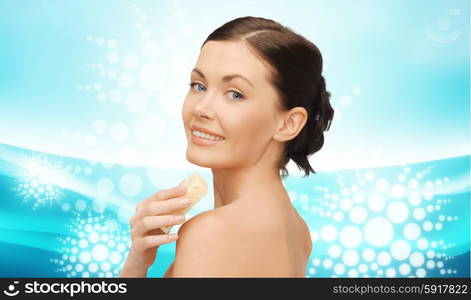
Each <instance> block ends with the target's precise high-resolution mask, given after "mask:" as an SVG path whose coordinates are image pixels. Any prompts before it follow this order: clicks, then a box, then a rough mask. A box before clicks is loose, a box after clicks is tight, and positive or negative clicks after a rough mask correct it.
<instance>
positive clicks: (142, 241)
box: [133, 234, 178, 253]
mask: <svg viewBox="0 0 471 300" xmlns="http://www.w3.org/2000/svg"><path fill="white" fill-rule="evenodd" d="M177 239H178V235H176V234H161V235H148V236H143V237H140V238H138V239H136V240H135V241H134V242H133V247H134V250H135V251H136V252H137V253H143V252H144V251H146V250H147V249H149V248H152V247H157V246H160V245H163V244H167V243H170V242H173V241H175V240H177Z"/></svg>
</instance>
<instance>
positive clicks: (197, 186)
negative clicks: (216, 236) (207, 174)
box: [161, 173, 208, 233]
mask: <svg viewBox="0 0 471 300" xmlns="http://www.w3.org/2000/svg"><path fill="white" fill-rule="evenodd" d="M180 186H185V187H186V189H187V190H186V193H185V194H184V195H183V196H181V198H188V199H190V205H189V206H187V207H185V208H183V209H180V210H177V211H175V212H172V214H176V215H177V214H179V215H180V214H181V215H184V214H186V213H187V212H188V211H189V210H190V209H191V208H192V207H193V206H194V205H195V204H196V203H198V201H200V200H201V198H203V197H204V196H205V195H206V193H208V184H207V183H206V181H205V180H204V178H203V177H201V176H200V175H199V174H198V173H194V174H193V175H191V176H190V177H188V178H187V179H185V180H183V181H182V182H181V183H180ZM172 227H173V225H172V226H169V227H162V228H161V229H162V231H163V232H165V233H169V232H170V229H171V228H172Z"/></svg>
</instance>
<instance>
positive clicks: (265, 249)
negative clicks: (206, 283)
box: [121, 17, 334, 277]
mask: <svg viewBox="0 0 471 300" xmlns="http://www.w3.org/2000/svg"><path fill="white" fill-rule="evenodd" d="M321 73H322V57H321V54H320V52H319V50H318V48H317V47H316V46H315V45H314V44H313V43H311V42H310V41H308V40H306V39H305V38H304V37H302V36H300V35H298V34H297V33H294V32H293V31H292V30H290V29H289V28H287V27H284V26H282V25H280V24H278V23H276V22H274V21H272V20H269V19H264V18H256V17H243V18H237V19H235V20H232V21H230V22H228V23H226V24H224V25H223V26H221V27H220V28H218V29H216V30H215V31H214V32H213V33H212V34H210V35H209V37H208V38H207V40H206V41H205V42H204V43H203V46H202V48H201V52H200V55H199V57H198V60H197V62H196V66H195V68H194V69H193V70H192V72H191V83H190V89H189V91H188V94H187V96H186V98H185V102H184V105H183V110H182V117H183V123H184V128H185V133H186V137H187V140H188V148H187V152H186V158H187V159H188V161H190V162H192V163H194V164H196V165H199V166H202V167H207V168H211V170H212V174H213V184H214V201H215V203H214V210H210V211H206V212H203V213H201V214H198V215H196V216H195V217H193V218H191V220H189V221H188V222H186V223H184V224H183V225H182V226H181V227H180V229H179V231H178V235H169V234H164V233H163V232H162V231H161V230H159V229H158V228H160V227H163V226H168V225H175V224H182V223H183V222H184V216H179V217H180V218H177V217H178V216H175V215H172V212H174V211H177V210H179V209H181V208H183V207H184V206H185V204H182V203H180V202H179V201H180V200H181V199H180V198H181V196H182V195H184V194H185V190H181V189H180V188H178V187H176V188H172V189H168V190H162V191H160V192H158V193H157V194H155V195H153V196H151V197H149V198H148V199H146V200H144V201H142V202H141V203H139V204H138V205H137V209H136V214H135V215H134V216H133V217H132V218H131V220H130V224H131V227H132V247H131V250H130V252H129V254H128V257H127V259H126V262H125V264H124V267H123V271H122V273H121V277H145V276H146V274H147V269H148V268H149V267H150V265H152V264H153V263H154V260H155V257H156V252H157V249H158V247H159V246H160V245H162V244H165V243H169V242H172V241H174V240H177V244H176V254H175V260H174V262H173V264H172V265H171V266H170V268H169V269H168V270H167V272H166V273H165V275H164V277H304V276H305V272H306V267H307V263H308V260H309V256H310V254H311V239H310V233H309V229H308V227H307V226H306V223H305V222H304V221H303V219H302V218H301V217H300V216H299V214H298V213H297V212H296V210H295V208H294V207H293V205H292V204H291V201H290V198H289V196H288V193H287V192H286V190H285V188H284V186H283V184H282V179H284V178H285V177H286V176H287V175H288V172H287V170H286V164H287V163H288V161H289V160H290V159H292V160H293V161H294V162H295V163H296V164H297V166H298V167H299V168H300V169H302V170H304V172H305V176H308V175H309V174H310V172H311V173H315V171H314V170H313V169H312V167H311V166H310V164H309V161H308V156H309V155H311V154H313V153H314V152H317V151H318V150H320V149H321V147H322V145H323V143H324V136H323V132H324V131H325V130H328V129H329V127H330V123H331V121H332V119H333V114H334V111H333V109H332V107H331V105H330V102H329V97H330V93H329V92H328V91H326V87H325V82H324V78H323V76H322V75H321Z"/></svg>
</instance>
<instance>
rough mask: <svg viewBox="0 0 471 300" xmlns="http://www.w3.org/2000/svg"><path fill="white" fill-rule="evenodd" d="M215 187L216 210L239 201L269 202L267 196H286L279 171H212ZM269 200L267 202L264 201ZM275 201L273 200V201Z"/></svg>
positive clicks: (250, 169)
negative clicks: (280, 194)
mask: <svg viewBox="0 0 471 300" xmlns="http://www.w3.org/2000/svg"><path fill="white" fill-rule="evenodd" d="M212 172H213V185H214V208H215V209H216V208H219V207H222V206H225V205H228V204H233V203H235V202H237V201H245V200H247V199H248V201H254V200H253V199H255V198H256V199H261V200H258V201H267V200H269V199H267V197H258V196H262V195H267V194H273V193H275V194H279V193H283V194H286V195H287V193H286V190H285V188H284V186H283V183H282V182H281V176H280V174H279V171H278V170H267V169H260V168H244V169H219V170H212ZM263 199H267V200H263ZM271 201H273V200H271Z"/></svg>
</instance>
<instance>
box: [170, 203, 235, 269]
mask: <svg viewBox="0 0 471 300" xmlns="http://www.w3.org/2000/svg"><path fill="white" fill-rule="evenodd" d="M178 236H179V237H178V240H177V245H176V252H175V261H174V263H173V269H172V276H173V277H221V276H224V275H227V272H228V271H229V269H228V268H227V267H228V266H227V262H226V259H225V257H226V255H227V252H228V247H227V246H228V242H230V241H228V239H227V228H226V225H225V222H223V220H222V219H221V217H220V216H219V215H218V214H215V213H214V212H213V211H207V212H203V213H200V214H198V215H196V216H194V217H193V218H191V219H190V220H188V221H187V222H186V223H184V224H183V225H182V226H181V227H180V229H179V230H178ZM229 249H230V247H229Z"/></svg>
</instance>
